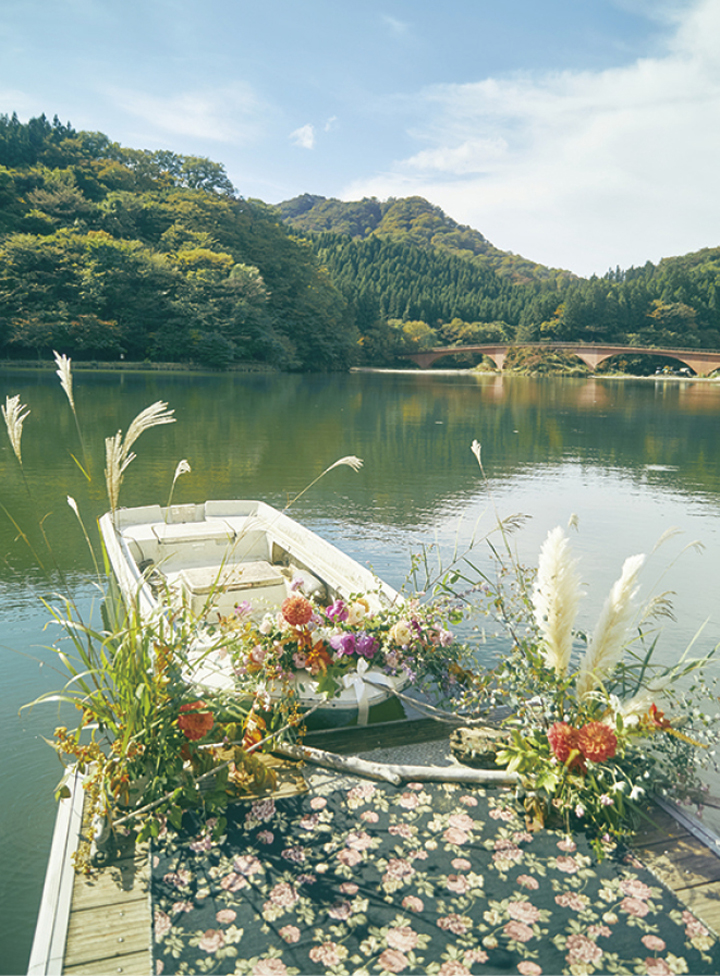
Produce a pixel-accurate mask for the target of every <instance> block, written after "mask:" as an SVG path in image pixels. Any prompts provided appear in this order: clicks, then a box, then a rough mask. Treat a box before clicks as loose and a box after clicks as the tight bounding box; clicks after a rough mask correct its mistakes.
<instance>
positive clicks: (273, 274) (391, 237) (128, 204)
mask: <svg viewBox="0 0 720 976" xmlns="http://www.w3.org/2000/svg"><path fill="white" fill-rule="evenodd" d="M719 273H720V249H707V250H704V251H700V252H698V253H696V254H691V255H686V256H685V257H682V258H673V259H667V260H664V261H661V262H660V263H659V264H658V265H657V266H655V265H652V264H649V263H648V264H646V265H645V266H644V267H643V268H633V269H630V270H628V271H624V272H622V271H620V270H616V271H615V272H611V273H608V274H607V275H606V276H604V277H603V278H592V279H589V280H585V279H580V278H577V277H575V276H573V275H571V274H570V273H569V272H566V271H558V270H556V269H549V268H545V267H543V266H542V265H538V264H534V263H533V262H531V261H528V260H527V259H525V258H522V257H520V256H518V255H512V254H509V253H508V252H503V251H499V250H498V249H497V248H495V247H493V245H492V244H490V243H489V242H488V241H487V240H486V239H485V238H484V237H483V236H482V234H480V233H479V232H478V231H475V230H473V229H472V228H469V227H461V226H460V225H458V224H456V223H455V222H454V221H452V220H451V219H450V218H448V217H447V216H446V215H445V214H444V213H443V212H442V211H441V210H439V208H437V207H433V206H432V205H431V204H429V203H428V202H427V201H425V200H422V199H421V198H418V197H410V198H406V199H403V200H390V201H387V202H385V203H380V202H378V201H376V200H364V201H357V202H355V203H347V204H346V203H342V202H341V201H337V200H325V199H324V198H322V197H310V196H307V195H306V196H304V197H299V198H296V199H295V200H293V201H287V202H286V203H284V204H281V205H280V206H279V207H277V208H275V207H269V206H268V205H266V204H264V203H263V202H262V201H258V200H246V199H243V198H242V197H240V196H239V195H238V194H237V193H236V191H235V188H234V187H233V186H232V184H231V183H230V180H229V179H228V177H227V174H226V173H225V170H224V167H223V166H222V165H221V164H218V163H214V162H212V161H211V160H209V159H205V158H203V157H195V156H181V155H177V154H175V153H172V152H169V151H160V152H149V151H145V150H136V149H126V148H124V147H122V146H120V145H118V144H117V143H114V142H112V141H111V140H110V139H109V138H108V137H107V136H105V135H103V134H102V133H99V132H78V131H75V129H73V127H72V126H71V125H70V124H64V123H61V122H60V121H59V120H58V119H57V118H55V119H54V120H53V121H52V122H50V121H49V120H48V119H47V118H46V117H45V116H40V117H39V118H34V119H31V120H30V121H29V122H27V123H22V122H20V121H19V120H18V118H17V116H16V115H13V116H11V117H9V116H7V115H0V356H2V357H3V358H17V359H27V358H28V356H29V355H32V356H37V357H38V358H42V359H47V358H50V357H51V354H52V350H53V349H57V350H58V351H60V352H65V353H67V354H68V355H71V356H74V357H75V358H77V359H86V360H88V359H89V360H93V359H102V360H112V359H119V358H120V357H124V358H126V359H128V360H135V361H137V360H149V361H157V362H167V361H175V362H191V363H197V364H200V365H205V366H211V367H216V368H223V367H227V366H230V365H233V364H235V363H242V362H254V363H267V364H269V365H272V366H276V367H278V368H281V369H286V370H287V369H290V370H342V369H346V368H347V367H348V366H350V365H353V364H366V365H389V364H397V363H400V362H402V359H401V356H402V353H403V352H407V351H411V350H414V349H418V348H423V347H428V346H432V345H437V344H443V345H445V344H466V343H481V342H494V341H498V340H502V341H511V342H518V343H522V342H523V341H525V342H527V341H534V342H535V341H543V340H547V341H557V340H573V341H578V340H584V341H587V342H613V343H615V342H622V343H626V344H631V345H659V346H666V347H669V346H686V347H695V346H697V347H704V348H720V311H719V310H718V307H717V300H716V286H717V284H718V282H719V281H720V278H719V277H718V275H719Z"/></svg>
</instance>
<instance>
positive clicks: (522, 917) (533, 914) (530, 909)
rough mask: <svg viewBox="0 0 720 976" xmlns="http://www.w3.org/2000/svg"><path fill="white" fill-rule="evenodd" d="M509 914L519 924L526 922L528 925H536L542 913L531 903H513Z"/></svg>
mask: <svg viewBox="0 0 720 976" xmlns="http://www.w3.org/2000/svg"><path fill="white" fill-rule="evenodd" d="M507 912H508V915H509V916H510V918H514V919H515V920H516V921H518V922H525V924H526V925H534V924H535V922H538V921H539V920H540V911H539V909H537V908H536V907H535V906H534V905H532V904H531V903H530V902H529V901H511V902H510V903H509V904H508V907H507Z"/></svg>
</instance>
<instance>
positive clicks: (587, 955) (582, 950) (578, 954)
mask: <svg viewBox="0 0 720 976" xmlns="http://www.w3.org/2000/svg"><path fill="white" fill-rule="evenodd" d="M566 948H567V950H568V955H567V959H568V962H569V963H570V965H573V964H574V963H577V962H583V963H592V964H593V965H594V966H596V965H597V964H598V963H599V962H600V960H601V959H602V956H603V951H602V949H601V948H600V947H599V946H596V945H595V943H594V942H593V941H592V939H588V938H587V936H585V935H569V936H568V940H567V943H566Z"/></svg>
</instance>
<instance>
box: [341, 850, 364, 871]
mask: <svg viewBox="0 0 720 976" xmlns="http://www.w3.org/2000/svg"><path fill="white" fill-rule="evenodd" d="M338 861H340V863H341V864H344V865H345V867H346V868H353V867H355V865H356V864H359V863H360V861H362V854H361V853H360V852H359V851H353V850H351V849H350V848H349V847H343V849H342V850H341V851H338Z"/></svg>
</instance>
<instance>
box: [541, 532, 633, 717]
mask: <svg viewBox="0 0 720 976" xmlns="http://www.w3.org/2000/svg"><path fill="white" fill-rule="evenodd" d="M644 562H645V556H644V555H642V554H640V555H636V556H630V557H629V558H628V559H626V560H625V562H624V564H623V568H622V572H621V574H620V578H619V579H618V580H616V582H615V583H614V584H613V586H612V588H611V590H610V593H609V595H608V597H607V599H606V601H605V604H604V606H603V608H602V611H601V613H600V617H599V618H598V622H597V624H596V626H595V629H594V631H593V633H592V636H591V638H590V640H589V643H588V646H587V650H586V652H585V655H584V656H583V658H582V660H581V662H580V666H579V668H578V674H577V680H576V685H575V688H576V693H577V696H578V698H584V697H585V696H587V695H589V694H590V693H591V692H592V691H593V690H594V689H595V688H597V687H598V686H599V685H600V684H601V683H602V681H603V679H604V678H605V677H606V676H607V675H609V674H610V673H611V672H612V670H613V668H614V667H615V665H616V664H617V663H618V661H619V660H620V656H621V654H622V649H623V647H624V645H625V643H626V642H627V640H628V637H629V632H630V626H631V624H632V621H633V619H634V616H635V612H636V609H637V607H636V603H635V598H636V596H637V593H638V588H639V587H638V576H639V574H640V570H641V569H642V567H643V564H644ZM581 597H582V586H581V580H580V576H579V574H578V572H577V560H576V559H575V558H574V557H573V555H572V550H571V548H570V542H569V540H568V538H567V536H566V535H565V533H564V531H563V529H562V528H561V527H559V526H558V527H557V528H555V529H552V530H551V531H550V532H549V533H548V536H547V538H546V540H545V542H544V543H543V546H542V549H541V550H540V558H539V561H538V572H537V578H536V582H535V587H534V590H533V594H532V603H533V610H534V614H535V621H536V623H537V626H538V629H539V631H540V634H541V640H542V643H541V646H540V648H541V651H542V654H543V656H544V658H545V661H546V663H547V665H548V667H550V668H553V669H554V670H555V671H556V672H557V674H558V675H559V676H564V675H566V674H567V673H568V670H569V667H570V657H571V653H572V647H573V635H574V632H575V621H576V617H577V612H578V608H579V605H580V599H581Z"/></svg>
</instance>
